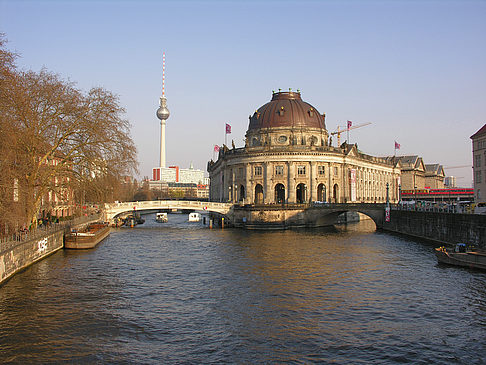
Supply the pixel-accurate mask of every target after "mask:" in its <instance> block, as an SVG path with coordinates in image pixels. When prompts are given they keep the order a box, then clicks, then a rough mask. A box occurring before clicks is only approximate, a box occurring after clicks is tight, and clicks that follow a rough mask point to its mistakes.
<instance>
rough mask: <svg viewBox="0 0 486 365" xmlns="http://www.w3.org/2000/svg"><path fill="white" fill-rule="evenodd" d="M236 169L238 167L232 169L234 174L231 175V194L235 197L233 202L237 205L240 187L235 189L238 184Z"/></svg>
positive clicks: (232, 198) (232, 199)
mask: <svg viewBox="0 0 486 365" xmlns="http://www.w3.org/2000/svg"><path fill="white" fill-rule="evenodd" d="M236 169H237V167H234V166H233V169H232V174H231V193H232V194H233V196H232V197H231V201H232V202H233V203H236V202H237V201H238V191H237V190H238V186H236V187H235V183H236Z"/></svg>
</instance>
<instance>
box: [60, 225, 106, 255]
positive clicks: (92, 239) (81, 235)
mask: <svg viewBox="0 0 486 365" xmlns="http://www.w3.org/2000/svg"><path fill="white" fill-rule="evenodd" d="M109 234H110V227H109V226H108V225H107V224H105V223H91V224H89V225H88V226H87V227H86V228H85V229H83V230H81V231H76V230H72V231H71V232H70V233H69V234H67V235H66V236H65V237H64V248H69V249H77V250H84V249H89V248H94V247H96V245H97V244H98V243H100V242H101V241H103V240H104V239H105V238H106V237H108V236H109Z"/></svg>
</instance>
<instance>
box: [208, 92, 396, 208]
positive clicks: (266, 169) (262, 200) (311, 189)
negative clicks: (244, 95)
mask: <svg viewBox="0 0 486 365" xmlns="http://www.w3.org/2000/svg"><path fill="white" fill-rule="evenodd" d="M249 119H250V120H249V126H248V130H247V132H246V142H245V146H244V147H240V148H236V147H235V146H234V145H233V148H228V147H227V146H223V148H221V149H220V151H219V156H218V159H217V160H216V161H212V160H211V161H210V162H209V163H208V172H209V178H210V199H211V201H220V202H234V203H237V202H240V203H242V204H305V203H311V202H316V201H318V202H330V203H351V202H366V203H372V202H373V203H374V202H385V200H386V186H387V184H388V185H389V198H390V201H391V202H396V201H398V194H399V192H398V189H399V184H400V167H399V162H398V159H393V158H392V159H390V158H388V159H386V158H379V157H373V156H369V155H366V154H364V153H362V152H360V151H359V150H358V149H357V145H356V144H353V145H350V144H347V143H346V142H345V143H343V144H342V145H341V146H339V147H333V146H332V145H331V144H330V143H329V142H330V141H329V140H330V138H329V133H328V131H327V129H326V123H325V119H326V118H325V114H321V113H320V112H319V111H318V110H317V109H316V108H315V107H314V106H312V105H310V104H309V103H307V102H305V101H303V100H302V98H301V93H300V92H299V91H297V92H292V91H289V92H276V93H275V92H274V93H273V95H272V100H271V101H270V102H268V103H266V104H265V105H263V106H262V107H260V108H258V109H257V110H256V111H255V112H254V113H253V115H251V116H250V117H249Z"/></svg>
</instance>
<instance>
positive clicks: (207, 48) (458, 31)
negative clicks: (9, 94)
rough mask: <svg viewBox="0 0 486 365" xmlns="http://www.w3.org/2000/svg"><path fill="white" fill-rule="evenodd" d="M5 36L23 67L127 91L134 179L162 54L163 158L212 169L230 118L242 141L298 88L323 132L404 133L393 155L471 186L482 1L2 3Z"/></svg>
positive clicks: (147, 147)
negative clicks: (322, 120)
mask: <svg viewBox="0 0 486 365" xmlns="http://www.w3.org/2000/svg"><path fill="white" fill-rule="evenodd" d="M0 32H2V33H5V35H6V38H7V40H8V44H7V48H8V49H9V50H11V51H15V52H17V53H19V54H20V56H21V57H20V58H19V59H18V62H17V64H18V66H19V68H21V69H31V70H34V71H39V70H41V69H42V68H43V67H45V68H46V69H47V70H49V71H51V72H54V73H57V74H59V75H61V77H63V78H65V79H69V80H71V81H74V82H75V83H76V84H77V86H78V87H79V88H80V89H82V90H84V91H85V92H87V91H88V90H89V89H90V88H92V87H97V86H101V87H104V88H106V89H108V90H110V91H112V92H113V93H115V94H117V95H118V96H119V98H120V104H121V105H122V106H123V107H124V108H125V109H126V117H127V119H129V120H130V122H131V124H132V131H131V133H132V137H133V140H134V142H135V144H136V146H137V149H138V161H139V163H140V166H139V169H140V177H143V176H151V170H152V168H153V167H156V166H158V164H159V143H160V141H159V138H160V137H159V136H160V121H159V120H158V119H157V118H156V114H155V113H156V111H157V108H158V106H159V98H160V96H161V93H162V54H163V52H165V53H166V97H167V106H168V108H169V110H170V117H169V119H168V120H167V127H166V136H167V137H166V138H167V148H166V151H167V152H166V154H167V164H168V165H178V166H180V167H181V168H187V167H189V165H190V164H191V163H193V165H194V168H198V169H201V170H206V166H207V162H208V161H209V160H210V159H211V158H213V149H214V145H216V144H217V145H222V144H223V143H224V140H225V124H226V123H229V124H230V125H231V126H232V133H231V134H229V135H228V136H227V137H228V144H229V145H231V142H230V141H231V140H234V142H235V144H236V146H237V147H241V146H243V145H244V138H245V133H246V130H247V128H248V116H249V115H250V114H253V112H254V111H255V110H256V109H258V108H259V107H260V106H262V105H264V104H265V103H267V102H269V101H270V99H271V97H272V90H278V89H279V88H281V89H282V90H288V89H289V88H292V89H293V90H296V89H300V90H301V94H302V98H303V100H304V101H306V102H308V103H310V104H311V105H313V106H314V107H315V108H316V109H317V110H318V111H319V112H320V113H326V127H327V129H328V131H329V132H332V131H335V130H336V128H337V126H343V125H346V122H347V120H350V121H352V122H353V124H354V125H359V124H362V123H371V124H369V125H367V126H364V127H361V128H357V129H355V130H351V131H350V142H351V143H358V146H359V149H360V150H361V151H363V152H364V153H368V154H371V155H374V156H386V155H393V154H394V152H395V150H394V141H397V142H398V143H399V144H400V146H401V147H400V149H399V150H397V155H419V156H421V157H422V158H423V160H424V162H425V163H426V164H432V163H440V164H442V165H443V166H444V167H446V169H445V172H446V175H447V176H449V175H453V176H456V177H457V179H458V180H457V182H458V185H460V186H464V187H470V186H471V183H472V169H471V166H472V147H471V140H470V138H469V137H470V136H471V135H473V134H474V133H475V132H476V131H477V130H479V129H480V128H481V127H482V126H483V125H484V124H485V123H486V66H485V65H486V42H485V39H486V1H479V0H478V1H464V0H458V1H448V0H443V1H418V0H414V1H412V0H410V1H397V0H389V1H384V0H382V1H366V0H363V1H357V0H355V1H352V0H341V1H289V0H288V1H285V0H280V1H184V0H179V1H143V0H142V1H60V0H58V1H42V0H38V1H22V0H0ZM345 138H346V135H345V134H343V136H342V139H345ZM333 140H334V138H333ZM334 143H336V142H334ZM457 166H467V167H459V168H457Z"/></svg>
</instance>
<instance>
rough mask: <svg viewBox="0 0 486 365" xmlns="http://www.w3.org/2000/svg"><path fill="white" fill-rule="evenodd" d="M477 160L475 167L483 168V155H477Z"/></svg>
mask: <svg viewBox="0 0 486 365" xmlns="http://www.w3.org/2000/svg"><path fill="white" fill-rule="evenodd" d="M475 158H476V163H475V166H476V167H479V166H481V155H476V156H475Z"/></svg>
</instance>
